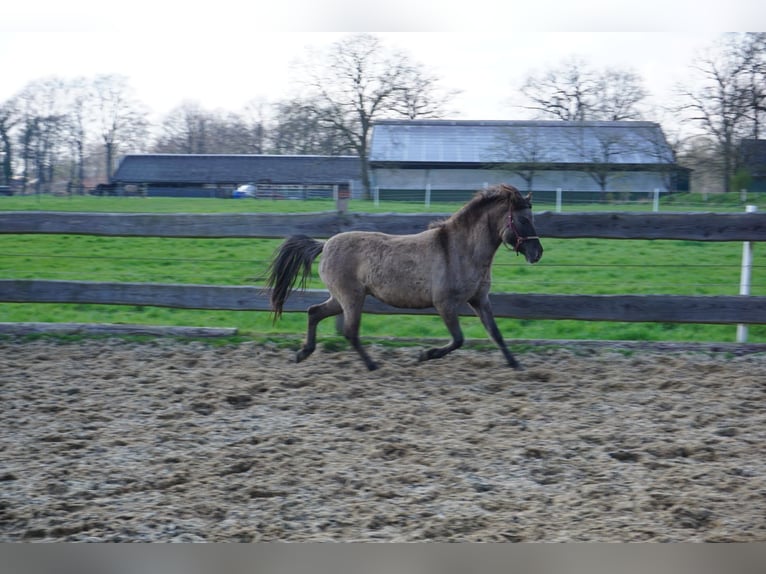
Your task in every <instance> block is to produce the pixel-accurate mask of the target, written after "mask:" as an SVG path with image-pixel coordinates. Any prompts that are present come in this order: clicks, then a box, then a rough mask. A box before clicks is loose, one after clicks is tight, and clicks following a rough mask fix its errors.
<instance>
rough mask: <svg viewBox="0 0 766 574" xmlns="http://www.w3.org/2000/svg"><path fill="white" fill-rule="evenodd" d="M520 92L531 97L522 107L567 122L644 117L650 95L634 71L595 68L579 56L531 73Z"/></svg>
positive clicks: (542, 115) (528, 97)
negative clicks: (646, 99)
mask: <svg viewBox="0 0 766 574" xmlns="http://www.w3.org/2000/svg"><path fill="white" fill-rule="evenodd" d="M521 93H522V94H523V95H524V96H525V97H526V98H527V100H528V103H527V104H525V105H523V106H522V107H524V108H526V109H529V110H534V111H536V112H538V114H539V115H540V116H541V117H549V118H550V117H553V118H556V119H559V120H565V121H587V120H598V121H620V120H637V119H641V111H640V107H639V106H640V104H641V102H642V101H643V100H644V99H645V98H646V96H647V94H648V93H647V91H646V90H645V89H644V87H643V82H642V80H641V77H640V76H638V74H636V73H635V72H633V71H631V70H621V69H615V68H606V69H604V70H596V69H593V68H591V67H590V66H588V65H587V64H586V63H585V61H584V60H582V59H580V58H570V59H568V60H565V61H563V62H562V63H561V64H560V65H559V66H557V67H555V68H551V69H549V70H547V71H545V72H543V73H541V74H539V75H531V76H529V77H528V78H527V79H526V81H525V82H524V85H523V86H522V87H521Z"/></svg>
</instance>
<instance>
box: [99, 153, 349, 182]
mask: <svg viewBox="0 0 766 574" xmlns="http://www.w3.org/2000/svg"><path fill="white" fill-rule="evenodd" d="M359 172H360V169H359V158H358V157H356V156H320V155H223V154H210V155H201V154H131V155H126V156H125V157H124V158H123V159H122V161H121V162H120V165H119V167H118V168H117V171H116V172H115V173H114V176H113V177H112V179H113V181H119V182H124V183H193V184H223V183H231V184H235V183H259V182H268V183H284V184H329V183H340V182H346V181H348V180H355V179H359V178H360V175H359Z"/></svg>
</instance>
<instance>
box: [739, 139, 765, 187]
mask: <svg viewBox="0 0 766 574" xmlns="http://www.w3.org/2000/svg"><path fill="white" fill-rule="evenodd" d="M739 153H740V157H739V160H740V168H741V169H742V170H744V173H745V174H746V177H747V180H748V181H747V189H748V191H759V192H761V191H766V140H762V139H745V140H742V142H741V143H740V147H739Z"/></svg>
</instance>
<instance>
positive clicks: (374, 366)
mask: <svg viewBox="0 0 766 574" xmlns="http://www.w3.org/2000/svg"><path fill="white" fill-rule="evenodd" d="M377 369H378V364H377V363H374V362H372V361H370V362H369V363H367V370H368V371H376V370H377Z"/></svg>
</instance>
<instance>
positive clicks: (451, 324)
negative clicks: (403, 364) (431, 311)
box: [418, 307, 464, 361]
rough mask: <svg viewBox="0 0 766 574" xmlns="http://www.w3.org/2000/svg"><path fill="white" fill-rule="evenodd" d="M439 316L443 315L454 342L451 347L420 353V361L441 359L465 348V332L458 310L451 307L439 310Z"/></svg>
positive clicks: (446, 346)
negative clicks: (461, 325)
mask: <svg viewBox="0 0 766 574" xmlns="http://www.w3.org/2000/svg"><path fill="white" fill-rule="evenodd" d="M437 310H438V311H439V315H441V318H442V320H443V321H444V324H445V325H446V326H447V329H448V330H449V333H450V335H452V341H451V342H450V344H449V345H445V346H443V347H436V348H434V349H428V350H427V351H423V352H421V353H420V357H419V359H418V360H419V361H428V360H430V359H440V358H441V357H443V356H444V355H446V354H447V353H451V352H452V351H454V350H455V349H459V348H460V347H462V346H463V341H464V339H463V330H462V329H461V328H460V319H459V318H458V314H457V308H456V307H450V308H449V309H439V308H437Z"/></svg>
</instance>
